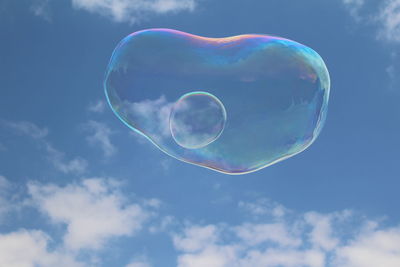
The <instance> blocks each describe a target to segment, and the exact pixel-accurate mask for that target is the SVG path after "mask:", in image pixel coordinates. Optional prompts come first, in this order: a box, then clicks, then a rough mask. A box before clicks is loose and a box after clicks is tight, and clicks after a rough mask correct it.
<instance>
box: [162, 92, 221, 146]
mask: <svg viewBox="0 0 400 267" xmlns="http://www.w3.org/2000/svg"><path fill="white" fill-rule="evenodd" d="M225 123H226V110H225V107H224V105H223V104H222V102H221V101H220V100H219V99H218V98H217V97H216V96H214V95H212V94H210V93H207V92H191V93H188V94H185V95H183V96H181V97H180V98H179V99H178V101H176V102H175V104H174V106H173V107H172V111H171V115H170V124H169V125H170V131H171V134H172V137H173V139H174V140H175V142H176V143H177V144H178V145H180V146H181V147H184V148H188V149H196V148H202V147H205V146H207V145H209V144H210V143H212V142H214V141H215V140H217V139H218V137H219V136H220V135H221V134H222V132H223V130H224V127H225Z"/></svg>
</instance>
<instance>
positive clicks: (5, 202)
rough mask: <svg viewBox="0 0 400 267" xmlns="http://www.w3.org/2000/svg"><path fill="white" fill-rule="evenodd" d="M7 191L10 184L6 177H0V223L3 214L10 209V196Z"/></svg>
mask: <svg viewBox="0 0 400 267" xmlns="http://www.w3.org/2000/svg"><path fill="white" fill-rule="evenodd" d="M9 189H10V182H9V181H8V180H7V179H6V177H4V176H2V175H0V222H1V221H2V219H3V216H4V214H5V213H7V212H8V211H9V209H10V208H11V206H10V205H11V203H10V201H9V199H8V198H9V196H10V193H9Z"/></svg>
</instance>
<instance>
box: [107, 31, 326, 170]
mask: <svg viewBox="0 0 400 267" xmlns="http://www.w3.org/2000/svg"><path fill="white" fill-rule="evenodd" d="M104 86H105V92H106V96H107V100H108V102H109V104H110V106H111V108H112V110H113V111H114V113H115V114H116V115H117V116H118V117H119V118H120V119H121V121H122V122H124V123H125V124H126V125H127V126H128V127H130V128H131V129H132V130H134V131H136V132H138V133H139V134H141V135H143V136H145V137H147V138H148V140H150V141H151V142H152V143H153V144H154V145H156V146H157V147H158V148H159V149H161V150H162V151H164V152H165V153H167V154H168V155H170V156H172V157H174V158H177V159H179V160H182V161H185V162H188V163H192V164H195V165H199V166H203V167H206V168H210V169H213V170H216V171H220V172H223V173H228V174H244V173H248V172H253V171H256V170H259V169H261V168H264V167H267V166H269V165H271V164H274V163H276V162H278V161H281V160H284V159H286V158H289V157H291V156H293V155H295V154H298V153H300V152H302V151H304V150H305V149H306V148H307V147H309V146H310V145H311V144H312V143H313V142H314V140H315V139H316V138H317V136H318V135H319V133H320V131H321V129H322V127H323V124H324V121H325V117H326V113H327V106H328V98H329V89H330V80H329V74H328V70H327V68H326V66H325V63H324V61H323V60H322V58H321V57H320V56H319V55H318V54H317V53H316V52H315V51H314V50H312V49H311V48H309V47H307V46H304V45H302V44H299V43H297V42H294V41H291V40H288V39H284V38H281V37H275V36H269V35H257V34H247V35H239V36H234V37H227V38H206V37H201V36H196V35H191V34H188V33H184V32H179V31H175V30H169V29H151V30H144V31H139V32H135V33H133V34H131V35H129V36H127V37H126V38H124V39H123V40H122V41H121V42H120V43H119V45H118V46H117V47H116V48H115V50H114V53H113V55H112V57H111V60H110V63H109V65H108V68H107V71H106V77H105V82H104Z"/></svg>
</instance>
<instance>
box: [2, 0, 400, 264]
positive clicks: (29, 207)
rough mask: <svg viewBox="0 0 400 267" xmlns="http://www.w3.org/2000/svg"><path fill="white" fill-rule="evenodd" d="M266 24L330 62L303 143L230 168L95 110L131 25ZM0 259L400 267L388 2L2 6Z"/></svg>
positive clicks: (222, 31)
mask: <svg viewBox="0 0 400 267" xmlns="http://www.w3.org/2000/svg"><path fill="white" fill-rule="evenodd" d="M154 27H163V28H172V29H177V30H181V31H185V32H189V33H193V34H197V35H202V36H210V37H224V36H231V35H237V34H244V33H265V34H275V35H279V36H283V37H286V38H289V39H293V40H296V41H298V42H301V43H303V44H305V45H308V46H310V47H312V48H313V49H315V50H316V51H317V52H318V53H319V54H320V55H321V56H322V57H323V58H324V60H325V62H326V64H327V66H328V69H329V71H330V75H331V80H332V87H331V96H330V102H329V111H328V118H327V121H326V125H325V127H324V129H323V130H322V133H321V135H320V136H319V138H318V139H317V140H316V142H315V143H314V144H313V145H312V146H311V147H310V148H309V149H307V150H306V151H305V152H303V153H301V154H299V155H296V156H295V157H293V158H290V159H288V160H285V161H283V162H280V163H278V164H276V165H273V166H271V167H268V168H266V169H263V170H261V171H258V172H255V173H251V174H248V175H242V176H228V175H224V174H220V173H217V172H214V171H211V170H207V169H204V168H200V167H196V166H193V165H189V164H185V163H183V162H180V161H177V160H175V159H173V158H171V157H169V156H167V155H165V154H163V153H162V152H161V151H159V150H158V149H157V148H155V147H154V146H153V145H151V144H150V143H149V142H148V141H146V140H145V139H144V138H143V137H141V136H139V135H137V134H135V133H133V132H132V131H130V130H129V129H128V128H127V127H126V126H124V125H123V124H122V123H121V122H120V121H119V120H118V119H117V118H116V117H115V116H114V115H113V114H112V111H111V109H110V108H109V107H108V106H107V105H106V104H105V96H104V92H103V88H102V82H103V78H104V72H105V69H106V66H107V63H108V60H109V58H110V56H111V53H112V51H113V49H114V47H115V45H116V44H117V43H118V42H119V41H120V40H121V39H122V38H123V37H125V36H126V35H127V34H129V33H131V32H134V31H137V30H141V29H146V28H154ZM0 33H1V39H0V40H1V42H0V51H1V52H0V90H1V98H0V267H25V266H26V267H28V266H35V267H36V266H40V267H41V266H44V267H48V266H68V267H74V266H117V267H118V266H124V267H149V266H155V267H158V266H161V267H169V266H171V267H173V266H179V267H199V266H209V267H225V266H230V267H231V266H233V267H247V266H263V267H325V266H327V267H339V266H340V267H377V266H384V267H398V266H400V212H399V208H398V203H400V195H399V193H398V192H399V186H400V181H399V171H398V164H399V156H398V149H399V147H400V139H399V138H398V137H399V136H400V119H399V118H400V117H399V114H400V105H399V104H398V102H399V100H400V90H399V89H400V79H399V76H398V73H399V71H400V64H399V63H398V62H399V53H400V49H399V45H400V37H399V36H400V1H399V0H384V1H377V0H375V1H374V0H329V1H328V0H324V1H322V0H303V1H294V0H282V1H276V0H265V1H261V0H250V1H238V0H230V1H228V0H220V1H211V0H148V1H146V0H135V1H133V0H132V1H129V0H64V1H56V0H37V1H29V0H21V1H13V0H0Z"/></svg>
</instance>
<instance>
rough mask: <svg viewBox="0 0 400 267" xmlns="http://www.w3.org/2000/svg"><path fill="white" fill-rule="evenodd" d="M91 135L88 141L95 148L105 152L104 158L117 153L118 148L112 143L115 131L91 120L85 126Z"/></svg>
mask: <svg viewBox="0 0 400 267" xmlns="http://www.w3.org/2000/svg"><path fill="white" fill-rule="evenodd" d="M84 128H86V129H87V130H88V131H89V132H90V133H91V135H89V136H88V137H87V138H86V139H87V140H88V142H89V144H91V145H93V146H97V145H98V146H99V147H100V148H101V150H102V151H103V154H104V156H106V157H110V156H112V155H114V154H115V153H116V152H117V148H116V147H115V146H114V145H113V144H112V142H111V139H110V137H111V135H112V134H113V131H112V130H111V129H110V128H109V127H108V126H107V125H106V124H104V123H101V122H97V121H93V120H90V121H88V122H87V123H86V124H85V125H84Z"/></svg>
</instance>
